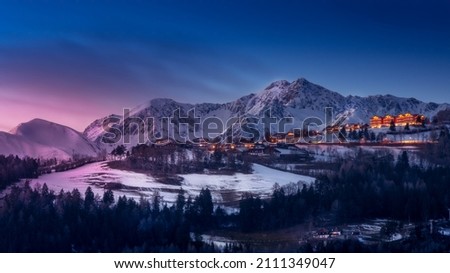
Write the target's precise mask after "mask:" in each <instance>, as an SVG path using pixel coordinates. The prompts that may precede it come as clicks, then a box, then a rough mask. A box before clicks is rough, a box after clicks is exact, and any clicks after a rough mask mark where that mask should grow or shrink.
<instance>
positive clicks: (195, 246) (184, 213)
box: [0, 134, 450, 252]
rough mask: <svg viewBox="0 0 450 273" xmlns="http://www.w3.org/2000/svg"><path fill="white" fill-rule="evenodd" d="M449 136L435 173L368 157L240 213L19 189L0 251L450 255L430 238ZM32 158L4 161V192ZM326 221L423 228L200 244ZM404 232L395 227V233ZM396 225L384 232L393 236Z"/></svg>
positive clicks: (7, 208) (444, 186)
mask: <svg viewBox="0 0 450 273" xmlns="http://www.w3.org/2000/svg"><path fill="white" fill-rule="evenodd" d="M449 140H450V137H449V135H448V134H446V135H445V134H444V135H443V136H441V140H440V142H439V143H438V144H435V145H432V146H430V147H425V149H426V150H425V151H424V154H426V156H427V157H428V159H427V161H426V162H428V164H427V165H426V166H424V165H421V164H422V161H420V162H419V164H418V162H411V161H410V158H409V156H408V153H407V152H406V151H404V152H402V153H400V154H399V155H398V157H397V158H394V156H392V155H391V154H389V153H368V152H363V151H360V152H359V153H358V154H357V158H358V160H346V159H345V158H341V159H339V160H337V162H336V163H337V168H336V171H335V172H333V173H329V174H327V175H322V176H320V177H318V178H317V180H316V182H315V183H314V184H312V185H311V186H304V185H296V184H292V185H288V186H285V187H279V186H277V185H275V186H274V190H273V193H272V196H271V197H270V198H266V199H261V198H260V197H259V196H255V195H252V194H244V195H243V197H242V198H241V200H240V202H239V210H237V212H229V211H228V212H227V210H224V209H223V208H221V207H217V206H215V205H214V204H213V200H212V197H211V192H210V191H209V189H207V188H205V189H203V190H202V191H201V192H200V193H199V195H198V196H185V194H183V192H182V191H181V192H180V193H179V194H178V197H177V200H176V202H175V203H174V204H171V205H168V204H166V203H164V202H162V199H161V198H160V196H159V194H158V192H155V194H154V196H153V198H151V200H146V199H141V200H139V201H135V200H134V199H129V198H126V197H117V196H114V194H113V192H112V191H111V190H107V191H105V192H104V194H103V196H98V195H97V196H96V195H94V193H93V191H92V190H91V188H88V189H87V191H86V192H85V193H81V192H79V191H78V190H76V189H75V190H73V191H71V192H64V191H61V192H56V193H55V192H53V191H51V190H49V189H48V187H47V186H46V185H45V184H44V185H43V186H42V187H37V188H32V187H30V185H29V184H28V183H25V185H24V186H14V187H11V188H10V189H9V191H8V193H7V194H5V195H4V196H3V197H2V198H1V200H0V234H2V236H0V252H214V251H307V252H309V251H327V252H330V251H337V252H345V251H353V252H355V251H357V252H360V251H368V252H377V251H381V252H386V251H400V252H410V251H413V252H435V251H436V252H443V251H450V240H449V237H448V236H446V237H444V236H438V235H436V234H430V232H429V231H427V227H426V225H427V223H428V221H429V220H434V219H447V218H448V208H450V164H448V161H447V160H448V158H449V157H448V153H449V151H448V150H445V148H444V147H447V146H446V145H448V143H449ZM36 168H37V162H36V161H35V160H32V159H27V158H26V159H23V160H21V159H19V158H17V157H12V156H9V157H4V156H0V178H1V180H0V181H1V183H2V186H3V187H4V186H6V185H8V184H10V183H12V182H14V181H17V180H18V179H19V178H21V177H33V176H35V175H36ZM324 218H326V219H327V221H328V222H329V223H331V224H333V225H339V224H342V223H355V222H360V221H364V220H366V219H375V218H383V219H390V220H392V221H395V223H415V224H416V225H415V228H414V230H412V231H410V234H409V235H410V236H408V238H407V239H405V240H402V241H401V242H400V243H393V244H379V245H376V246H373V245H370V246H368V245H364V244H361V243H360V242H358V241H357V240H351V239H349V240H335V241H330V242H328V243H327V244H319V245H316V246H315V247H314V248H313V247H312V246H310V245H309V244H303V245H299V246H298V247H297V248H295V249H292V248H289V249H283V248H281V249H272V250H270V249H257V248H254V247H253V246H251V245H246V244H241V243H239V242H235V243H233V244H232V245H227V247H226V248H225V249H216V248H215V247H214V245H213V244H208V243H206V242H203V241H202V237H201V235H202V234H205V233H208V232H210V231H215V230H222V231H223V230H225V231H233V232H240V233H242V234H250V233H255V232H265V231H277V230H281V229H283V228H289V227H294V226H296V225H299V224H304V223H307V222H311V221H312V222H318V221H320V219H324ZM395 225H397V224H395ZM389 228H390V227H389V225H387V226H386V228H385V230H383V232H386V233H387V232H388V231H387V230H388V229H389Z"/></svg>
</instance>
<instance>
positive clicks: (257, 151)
mask: <svg viewBox="0 0 450 273" xmlns="http://www.w3.org/2000/svg"><path fill="white" fill-rule="evenodd" d="M248 154H249V155H252V156H261V157H263V156H264V157H266V156H267V157H268V156H273V157H280V155H281V152H280V151H279V150H278V149H275V148H274V147H266V146H264V145H262V144H256V145H255V146H254V147H253V148H252V149H250V150H248Z"/></svg>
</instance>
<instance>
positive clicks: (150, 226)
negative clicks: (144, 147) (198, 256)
mask: <svg viewBox="0 0 450 273" xmlns="http://www.w3.org/2000/svg"><path fill="white" fill-rule="evenodd" d="M214 218H215V216H214V215H213V204H212V199H211V194H210V192H209V190H207V189H206V190H202V191H201V192H200V194H199V196H197V197H196V198H194V199H193V200H192V199H191V198H189V199H188V200H185V198H184V196H183V195H182V194H180V195H179V196H178V199H177V202H176V204H174V205H173V206H170V207H169V206H167V205H165V204H161V202H160V197H159V195H158V194H155V196H154V198H153V201H152V202H148V201H146V200H144V199H142V200H141V201H140V202H136V201H134V200H133V199H127V198H126V197H119V198H118V199H117V200H115V199H114V195H113V193H112V191H110V190H108V191H106V192H105V193H104V195H103V197H102V198H100V197H99V196H94V193H93V192H92V190H91V189H90V188H88V189H87V191H86V193H85V194H84V196H82V194H81V193H80V192H79V191H78V190H77V189H75V190H73V191H71V192H64V191H61V192H60V193H59V194H55V193H54V192H52V191H49V189H48V188H47V186H46V185H44V186H42V187H41V188H39V189H32V188H31V187H30V186H29V185H28V183H27V184H26V185H25V186H24V187H20V188H19V187H14V188H13V189H12V191H11V193H10V194H8V195H7V196H6V197H5V198H4V199H3V200H0V234H2V236H0V252H124V251H125V252H186V251H190V252H201V251H208V252H212V251H214V248H213V247H212V246H211V245H208V244H205V243H203V242H202V241H201V240H200V239H199V238H195V237H196V236H191V232H202V231H203V230H206V229H210V228H213V227H214V225H215V223H214V220H213V219H214ZM192 237H194V238H192Z"/></svg>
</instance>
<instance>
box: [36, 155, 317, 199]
mask: <svg viewBox="0 0 450 273" xmlns="http://www.w3.org/2000/svg"><path fill="white" fill-rule="evenodd" d="M253 170H254V171H253V173H252V174H242V173H236V174H234V175H209V174H187V175H180V176H181V177H182V178H183V181H182V182H181V185H168V184H162V183H159V182H158V181H157V180H156V179H155V178H153V177H152V176H150V175H147V174H142V173H136V172H131V171H123V170H117V169H111V168H109V167H108V166H107V165H106V162H97V163H92V164H89V165H86V166H83V167H80V168H77V169H73V170H69V171H66V172H60V173H51V174H46V175H42V176H41V177H39V178H37V179H34V180H32V181H31V185H32V186H37V185H43V184H44V183H46V184H47V185H48V187H49V188H50V189H52V190H54V191H55V192H56V193H58V192H59V191H60V190H61V189H63V190H64V191H71V190H73V189H75V188H78V190H79V191H80V192H81V193H82V194H84V192H85V191H86V189H87V187H88V186H91V187H92V189H93V191H94V193H96V194H99V195H100V196H102V195H103V192H104V191H105V189H104V187H105V185H107V184H108V183H120V184H121V185H122V186H121V188H120V189H116V190H113V191H114V196H115V197H118V196H122V195H125V196H127V197H132V198H135V199H139V198H140V197H144V198H152V196H154V194H155V192H156V191H158V192H159V194H160V196H162V197H163V201H164V202H167V203H172V202H174V201H175V200H176V196H177V194H178V193H179V191H180V189H181V188H182V189H183V190H184V191H185V192H186V196H187V195H192V196H195V195H197V194H198V193H199V192H200V190H201V189H202V188H206V187H207V188H209V189H210V190H211V192H212V196H213V199H214V201H215V203H216V204H222V205H225V206H232V205H233V204H235V202H236V201H238V200H239V199H240V197H241V196H242V194H243V193H245V192H251V193H254V194H257V195H259V196H262V197H264V196H268V195H269V194H270V193H271V192H272V189H273V186H274V184H275V183H278V184H279V185H280V186H283V185H287V184H290V183H298V182H300V183H304V184H311V183H313V182H314V178H312V177H308V176H302V175H297V174H292V173H288V172H283V171H277V170H274V169H270V168H267V167H264V166H261V165H258V164H254V165H253Z"/></svg>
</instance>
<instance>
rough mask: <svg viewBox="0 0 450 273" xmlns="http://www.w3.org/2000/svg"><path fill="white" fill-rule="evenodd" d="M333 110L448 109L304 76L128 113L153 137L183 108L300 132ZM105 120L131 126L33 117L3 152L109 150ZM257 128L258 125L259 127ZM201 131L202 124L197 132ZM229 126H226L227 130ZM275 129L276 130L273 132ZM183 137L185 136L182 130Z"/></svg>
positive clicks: (355, 114) (353, 119) (3, 137)
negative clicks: (238, 93) (270, 121)
mask: <svg viewBox="0 0 450 273" xmlns="http://www.w3.org/2000/svg"><path fill="white" fill-rule="evenodd" d="M325 107H331V108H332V109H333V111H334V117H339V116H340V115H342V114H343V113H350V115H349V117H348V119H347V122H350V123H368V122H369V119H370V117H371V116H373V115H386V114H393V115H396V114H399V113H405V112H410V113H420V114H423V115H425V116H427V117H429V118H431V117H433V116H434V115H435V114H436V113H437V112H439V111H440V110H444V109H446V108H450V105H449V104H448V103H442V104H437V103H433V102H430V103H426V102H422V101H419V100H417V99H415V98H400V97H395V96H392V95H376V96H369V97H359V96H343V95H341V94H339V93H337V92H334V91H330V90H328V89H326V88H324V87H322V86H320V85H317V84H314V83H311V82H309V81H307V80H306V79H304V78H300V79H298V80H295V81H293V82H288V81H285V80H282V81H276V82H273V83H271V84H270V85H269V86H267V87H266V88H265V89H264V90H262V91H261V92H258V93H256V94H250V95H246V96H243V97H241V98H239V99H237V100H235V101H232V102H228V103H199V104H186V103H180V102H176V101H174V100H172V99H153V100H150V101H149V102H147V103H144V104H142V105H140V106H138V107H136V108H134V109H131V111H130V115H129V116H130V117H139V118H142V119H145V118H147V117H153V118H154V124H153V128H152V133H153V134H154V135H158V134H160V133H161V132H163V131H164V130H167V128H165V127H164V126H163V124H162V122H161V121H162V119H163V118H167V117H172V116H173V113H174V111H176V110H177V109H179V110H180V113H181V115H182V116H187V112H188V111H189V110H191V109H195V116H196V117H199V118H200V119H201V120H202V121H203V120H205V119H206V118H208V117H214V118H219V119H221V120H222V121H224V123H225V122H226V121H227V120H228V119H230V118H233V117H239V118H242V117H263V116H265V115H267V110H269V109H270V113H271V116H272V117H274V118H277V119H281V118H283V117H291V118H293V121H294V122H293V124H290V125H288V126H286V128H287V129H290V128H300V127H301V123H302V122H303V120H304V119H305V118H307V117H312V116H314V117H320V118H323V117H324V108H325ZM105 118H114V119H117V120H120V121H119V122H118V123H117V124H116V125H115V127H116V128H117V130H121V128H123V127H124V126H125V128H127V126H128V125H129V124H127V122H126V121H125V122H124V121H123V117H122V115H110V116H108V117H104V118H100V119H98V120H95V121H94V122H92V123H91V124H90V125H89V126H88V127H87V128H86V129H85V131H84V132H83V133H82V134H81V133H79V132H77V131H75V130H73V129H71V128H69V127H66V126H63V125H58V124H55V123H52V122H48V121H44V120H40V119H35V120H32V121H30V122H27V123H23V124H20V125H19V126H18V127H16V128H15V129H13V130H11V132H10V133H5V132H0V154H10V153H12V154H17V155H19V156H24V155H28V156H32V157H43V158H49V157H56V158H62V159H66V158H70V157H71V156H72V155H73V154H74V153H76V154H81V155H89V156H92V155H95V154H97V153H98V152H99V151H100V150H102V149H106V150H108V151H110V150H111V149H113V147H115V145H113V144H104V143H103V142H102V138H103V136H104V135H105V131H104V129H103V121H104V120H105ZM258 126H259V125H258ZM198 129H199V130H200V131H201V130H202V128H201V126H200V128H198ZM226 129H227V128H224V130H226ZM273 130H277V129H276V128H273ZM130 131H131V135H130V139H131V140H132V142H131V144H130V145H134V144H135V143H136V142H137V139H138V138H137V136H136V134H137V133H138V132H137V131H133V130H127V133H130ZM182 133H185V132H182Z"/></svg>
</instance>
